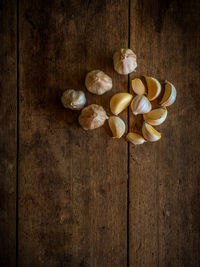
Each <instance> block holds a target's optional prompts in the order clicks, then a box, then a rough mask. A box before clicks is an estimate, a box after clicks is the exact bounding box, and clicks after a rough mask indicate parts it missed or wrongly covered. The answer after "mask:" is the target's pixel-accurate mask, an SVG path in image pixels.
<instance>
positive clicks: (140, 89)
mask: <svg viewBox="0 0 200 267" xmlns="http://www.w3.org/2000/svg"><path fill="white" fill-rule="evenodd" d="M131 84H132V89H133V91H134V93H135V94H137V95H144V94H145V93H146V88H145V86H144V84H143V82H142V81H141V79H139V78H135V79H133V80H132V82H131Z"/></svg>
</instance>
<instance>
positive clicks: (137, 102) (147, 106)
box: [131, 95, 152, 115]
mask: <svg viewBox="0 0 200 267" xmlns="http://www.w3.org/2000/svg"><path fill="white" fill-rule="evenodd" d="M151 108H152V106H151V103H150V102H149V100H148V99H147V98H146V96H144V95H136V96H135V97H134V98H133V101H132V102H131V110H132V112H133V114H134V115H138V114H145V113H148V112H149V111H150V110H151Z"/></svg>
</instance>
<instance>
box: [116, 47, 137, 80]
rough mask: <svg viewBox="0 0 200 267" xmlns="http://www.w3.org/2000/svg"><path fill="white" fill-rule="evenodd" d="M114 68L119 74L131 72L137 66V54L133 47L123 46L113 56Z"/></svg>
mask: <svg viewBox="0 0 200 267" xmlns="http://www.w3.org/2000/svg"><path fill="white" fill-rule="evenodd" d="M113 61H114V69H115V70H116V72H118V73H119V74H124V75H126V74H129V73H131V72H133V71H134V70H135V69H136V67H137V61H136V54H135V53H134V52H133V51H132V50H131V49H126V48H121V49H120V50H119V51H117V52H115V53H114V56H113Z"/></svg>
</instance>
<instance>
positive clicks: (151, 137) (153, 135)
mask: <svg viewBox="0 0 200 267" xmlns="http://www.w3.org/2000/svg"><path fill="white" fill-rule="evenodd" d="M142 134H143V136H144V138H145V139H146V140H147V141H150V142H155V141H158V140H159V139H160V138H161V134H160V133H159V132H158V131H156V130H155V129H154V128H153V127H152V126H151V125H150V124H148V123H146V122H144V123H143V126H142Z"/></svg>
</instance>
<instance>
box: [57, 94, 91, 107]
mask: <svg viewBox="0 0 200 267" xmlns="http://www.w3.org/2000/svg"><path fill="white" fill-rule="evenodd" d="M61 102H62V104H63V106H64V107H65V108H70V109H75V110H79V109H82V108H83V107H84V105H85V103H86V98H85V94H84V92H83V91H76V90H74V89H68V90H67V91H65V92H64V93H63V95H62V97H61Z"/></svg>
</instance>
